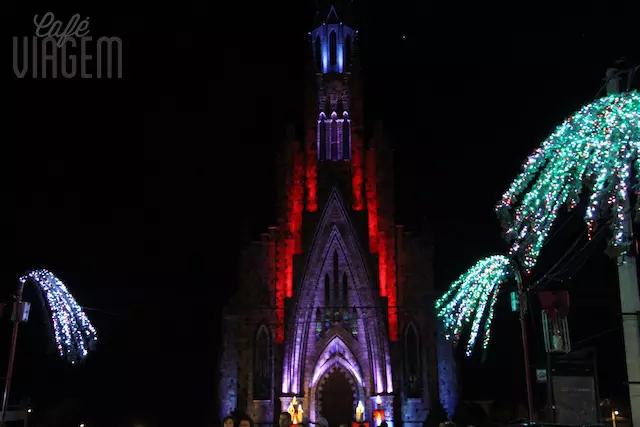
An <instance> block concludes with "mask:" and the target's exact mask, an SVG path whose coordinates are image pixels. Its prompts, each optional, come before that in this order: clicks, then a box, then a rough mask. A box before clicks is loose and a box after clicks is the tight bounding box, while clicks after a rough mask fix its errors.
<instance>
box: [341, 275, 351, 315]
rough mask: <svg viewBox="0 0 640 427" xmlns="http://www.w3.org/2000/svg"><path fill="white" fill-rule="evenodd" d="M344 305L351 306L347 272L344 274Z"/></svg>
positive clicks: (345, 306)
mask: <svg viewBox="0 0 640 427" xmlns="http://www.w3.org/2000/svg"><path fill="white" fill-rule="evenodd" d="M342 307H344V308H348V307H349V283H348V282H347V273H343V274H342ZM345 312H346V310H345Z"/></svg>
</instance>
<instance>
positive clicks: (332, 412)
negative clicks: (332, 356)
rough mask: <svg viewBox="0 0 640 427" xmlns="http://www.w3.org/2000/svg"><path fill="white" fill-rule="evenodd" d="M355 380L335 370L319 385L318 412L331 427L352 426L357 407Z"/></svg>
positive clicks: (347, 374) (342, 371)
mask: <svg viewBox="0 0 640 427" xmlns="http://www.w3.org/2000/svg"><path fill="white" fill-rule="evenodd" d="M356 399H357V397H356V391H355V387H354V384H353V379H352V378H351V376H350V374H349V373H347V372H346V371H344V370H343V369H335V370H332V371H331V372H327V374H326V375H325V376H324V377H323V378H322V380H320V383H319V384H318V396H317V401H318V412H319V413H321V414H322V416H323V417H324V418H326V419H327V421H328V423H329V427H339V426H340V424H346V425H348V426H350V425H351V421H352V420H353V417H354V415H353V413H354V411H355V407H356V405H357V402H356Z"/></svg>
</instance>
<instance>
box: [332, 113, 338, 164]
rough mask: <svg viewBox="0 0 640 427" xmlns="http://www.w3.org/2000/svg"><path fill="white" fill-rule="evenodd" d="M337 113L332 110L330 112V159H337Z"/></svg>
mask: <svg viewBox="0 0 640 427" xmlns="http://www.w3.org/2000/svg"><path fill="white" fill-rule="evenodd" d="M337 118H338V115H337V114H336V113H335V112H334V113H333V114H331V135H330V138H331V153H330V156H331V160H339V159H340V158H339V157H338V154H339V153H338V120H337Z"/></svg>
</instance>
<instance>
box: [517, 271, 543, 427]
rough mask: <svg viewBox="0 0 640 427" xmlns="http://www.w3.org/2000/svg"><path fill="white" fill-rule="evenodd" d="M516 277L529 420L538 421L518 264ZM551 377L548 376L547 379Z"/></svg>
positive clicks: (523, 297) (523, 292) (522, 288)
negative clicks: (532, 387) (534, 405)
mask: <svg viewBox="0 0 640 427" xmlns="http://www.w3.org/2000/svg"><path fill="white" fill-rule="evenodd" d="M515 270H516V278H517V281H518V293H519V295H520V330H521V331H522V350H523V353H524V375H525V376H524V378H525V382H526V386H527V406H528V409H529V422H530V423H534V422H535V421H536V413H535V409H534V407H533V392H532V391H531V364H530V363H529V344H528V340H527V323H526V319H525V310H524V309H525V304H526V293H527V290H526V289H525V287H524V285H523V283H522V272H521V271H520V267H519V266H516V269H515ZM548 380H549V379H548V378H547V381H548Z"/></svg>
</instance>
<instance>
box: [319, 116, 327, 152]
mask: <svg viewBox="0 0 640 427" xmlns="http://www.w3.org/2000/svg"><path fill="white" fill-rule="evenodd" d="M325 119H326V116H325V114H324V113H320V117H319V118H318V158H319V159H320V160H324V159H326V158H327V122H325Z"/></svg>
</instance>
